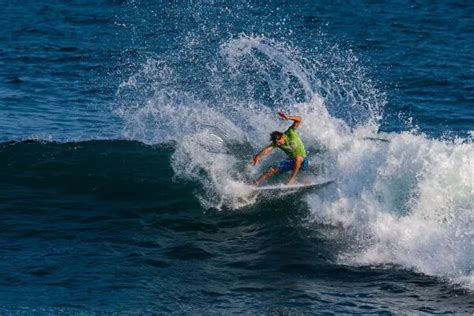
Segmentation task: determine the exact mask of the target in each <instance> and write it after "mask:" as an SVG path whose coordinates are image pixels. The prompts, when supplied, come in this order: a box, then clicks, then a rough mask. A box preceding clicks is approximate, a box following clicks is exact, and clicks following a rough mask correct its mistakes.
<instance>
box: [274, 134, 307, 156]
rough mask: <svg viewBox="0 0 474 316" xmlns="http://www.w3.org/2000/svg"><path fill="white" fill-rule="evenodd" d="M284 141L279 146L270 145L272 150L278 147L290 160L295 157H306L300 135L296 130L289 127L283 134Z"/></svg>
mask: <svg viewBox="0 0 474 316" xmlns="http://www.w3.org/2000/svg"><path fill="white" fill-rule="evenodd" d="M284 134H285V135H286V140H285V143H284V144H283V145H281V146H277V145H274V144H272V145H271V146H272V147H273V148H275V147H278V148H280V149H281V150H283V151H284V152H285V154H287V155H288V157H290V158H295V157H296V156H303V157H306V155H307V152H306V150H305V149H304V145H303V142H302V141H301V138H300V135H298V133H297V132H296V128H294V127H290V128H289V129H288V130H287V131H286V132H285V133H284Z"/></svg>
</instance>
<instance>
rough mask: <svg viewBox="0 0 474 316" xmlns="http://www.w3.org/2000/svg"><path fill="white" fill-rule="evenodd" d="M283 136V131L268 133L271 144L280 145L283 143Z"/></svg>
mask: <svg viewBox="0 0 474 316" xmlns="http://www.w3.org/2000/svg"><path fill="white" fill-rule="evenodd" d="M283 136H284V134H283V133H280V132H279V131H273V132H271V134H270V140H271V141H272V143H273V145H276V146H280V145H283V144H284V143H285V138H284V137H283Z"/></svg>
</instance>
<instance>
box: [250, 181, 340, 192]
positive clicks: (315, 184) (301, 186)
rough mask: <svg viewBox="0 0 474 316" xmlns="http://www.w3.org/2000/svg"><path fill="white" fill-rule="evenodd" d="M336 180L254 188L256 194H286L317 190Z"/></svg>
mask: <svg viewBox="0 0 474 316" xmlns="http://www.w3.org/2000/svg"><path fill="white" fill-rule="evenodd" d="M334 181H336V179H323V180H318V181H314V182H307V183H298V184H294V185H286V184H278V185H267V186H261V187H256V188H254V190H255V191H257V192H262V191H263V192H272V191H273V192H286V191H301V190H309V189H319V188H322V187H324V186H326V185H328V184H331V183H333V182H334Z"/></svg>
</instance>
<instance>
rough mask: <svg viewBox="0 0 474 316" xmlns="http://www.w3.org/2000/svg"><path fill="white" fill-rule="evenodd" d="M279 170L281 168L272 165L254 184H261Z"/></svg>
mask: <svg viewBox="0 0 474 316" xmlns="http://www.w3.org/2000/svg"><path fill="white" fill-rule="evenodd" d="M278 172H280V169H278V168H277V167H271V168H270V169H268V170H267V171H266V172H264V173H263V174H262V175H261V176H260V177H259V178H258V179H257V180H255V181H254V183H253V185H260V183H262V182H263V181H265V180H267V179H268V178H270V177H271V176H273V175H275V174H277V173H278Z"/></svg>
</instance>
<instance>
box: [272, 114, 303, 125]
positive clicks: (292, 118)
mask: <svg viewBox="0 0 474 316" xmlns="http://www.w3.org/2000/svg"><path fill="white" fill-rule="evenodd" d="M278 115H279V116H280V119H282V120H285V121H293V124H292V125H291V127H294V128H297V127H299V126H300V125H301V121H302V117H301V116H299V115H292V116H290V115H286V114H285V112H278Z"/></svg>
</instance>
